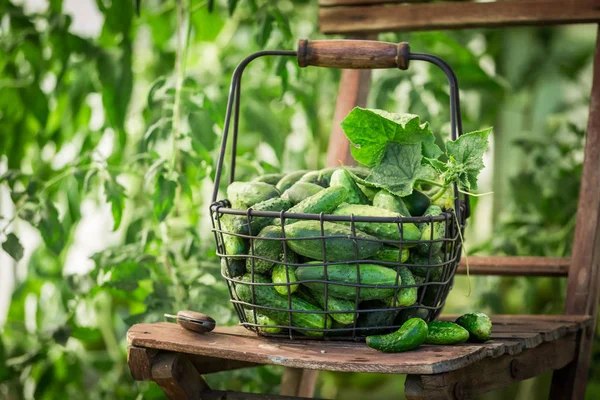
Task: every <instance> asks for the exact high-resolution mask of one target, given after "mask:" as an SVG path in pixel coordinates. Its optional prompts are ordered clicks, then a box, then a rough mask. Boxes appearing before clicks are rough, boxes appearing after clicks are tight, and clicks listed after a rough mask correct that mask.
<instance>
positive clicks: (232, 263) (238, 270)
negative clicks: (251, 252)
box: [221, 215, 248, 278]
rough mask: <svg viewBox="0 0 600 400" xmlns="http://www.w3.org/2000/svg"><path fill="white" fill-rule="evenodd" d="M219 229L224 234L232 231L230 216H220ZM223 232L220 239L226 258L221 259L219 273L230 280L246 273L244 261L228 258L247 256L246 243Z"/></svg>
mask: <svg viewBox="0 0 600 400" xmlns="http://www.w3.org/2000/svg"><path fill="white" fill-rule="evenodd" d="M221 228H222V230H223V231H225V232H232V231H233V220H232V218H231V216H230V215H223V216H221ZM225 232H224V233H223V236H222V237H223V245H224V246H225V253H226V254H227V256H224V257H222V258H221V273H222V274H223V275H225V276H229V277H232V278H235V277H238V276H242V275H244V274H245V273H246V259H245V258H231V257H229V256H235V255H245V254H248V253H247V251H248V241H247V240H246V239H243V238H241V237H239V236H234V235H230V234H227V233H225Z"/></svg>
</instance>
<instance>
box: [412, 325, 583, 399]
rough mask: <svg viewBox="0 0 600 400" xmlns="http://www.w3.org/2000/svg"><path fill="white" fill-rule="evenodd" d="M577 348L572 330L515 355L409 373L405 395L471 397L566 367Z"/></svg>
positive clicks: (425, 397) (417, 397)
mask: <svg viewBox="0 0 600 400" xmlns="http://www.w3.org/2000/svg"><path fill="white" fill-rule="evenodd" d="M575 350H576V338H575V334H570V335H569V336H566V337H564V338H562V339H559V340H556V341H553V342H549V343H544V344H542V345H540V346H538V347H536V348H534V349H529V350H525V351H523V352H522V353H519V354H517V355H514V356H511V355H504V356H502V357H499V358H487V359H485V360H482V361H480V362H478V363H477V364H474V365H471V366H469V367H466V368H463V369H460V370H456V371H451V372H447V373H443V374H436V375H421V376H416V375H409V376H408V377H407V379H406V384H405V395H406V397H407V398H408V399H428V400H431V399H467V398H469V399H470V398H473V397H476V396H479V395H481V394H483V393H486V392H488V391H490V390H493V389H497V388H501V387H505V386H508V385H510V384H512V383H515V382H519V381H522V380H525V379H529V378H532V377H534V376H537V375H539V374H542V373H544V372H546V371H551V370H553V369H557V368H561V367H564V366H565V365H567V364H568V363H569V362H571V361H572V360H573V358H574V356H575Z"/></svg>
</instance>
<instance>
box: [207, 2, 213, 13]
mask: <svg viewBox="0 0 600 400" xmlns="http://www.w3.org/2000/svg"><path fill="white" fill-rule="evenodd" d="M206 8H208V12H209V13H211V12H213V10H214V9H215V0H208V4H207V7H206Z"/></svg>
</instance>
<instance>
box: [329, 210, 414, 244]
mask: <svg viewBox="0 0 600 400" xmlns="http://www.w3.org/2000/svg"><path fill="white" fill-rule="evenodd" d="M333 215H345V216H350V215H355V216H370V217H392V218H395V217H398V216H399V214H398V213H395V212H393V211H390V210H386V209H384V208H378V207H373V206H366V205H362V204H343V205H341V206H339V207H338V208H336V209H335V211H333ZM343 223H344V224H346V225H350V222H349V221H348V222H343ZM354 225H355V226H356V228H357V229H359V230H361V231H363V232H365V233H368V234H370V235H373V236H375V237H377V238H380V239H387V240H419V239H420V238H421V231H419V228H417V226H416V225H415V224H412V223H404V224H402V237H401V236H400V232H399V230H398V224H396V223H385V222H355V223H354ZM405 246H414V244H408V243H407V244H405Z"/></svg>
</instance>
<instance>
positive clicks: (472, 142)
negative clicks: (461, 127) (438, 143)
mask: <svg viewBox="0 0 600 400" xmlns="http://www.w3.org/2000/svg"><path fill="white" fill-rule="evenodd" d="M491 132H492V128H487V129H482V130H479V131H475V132H470V133H467V134H464V135H462V136H461V137H459V138H458V139H456V140H455V141H453V142H448V143H446V152H447V154H448V159H449V161H448V166H449V167H448V171H447V172H446V176H447V177H448V179H450V180H458V186H459V187H460V188H461V189H463V190H466V191H470V190H475V189H477V176H478V175H479V172H481V170H482V169H483V167H484V165H483V154H484V153H485V152H486V150H487V147H488V137H489V135H490V133H491Z"/></svg>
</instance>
